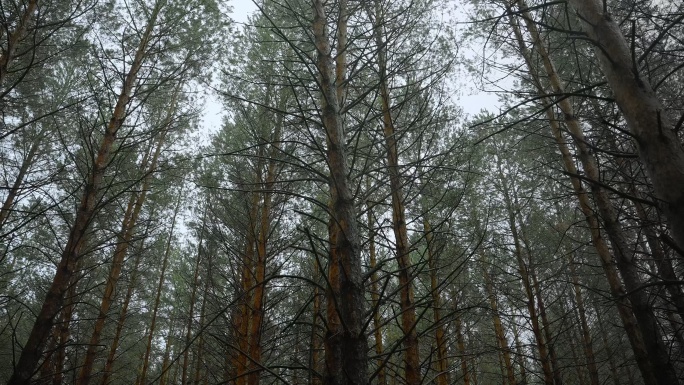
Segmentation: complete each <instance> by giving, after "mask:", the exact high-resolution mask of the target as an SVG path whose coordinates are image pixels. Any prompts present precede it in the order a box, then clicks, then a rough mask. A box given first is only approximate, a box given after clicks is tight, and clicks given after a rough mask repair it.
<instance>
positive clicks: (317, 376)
mask: <svg viewBox="0 0 684 385" xmlns="http://www.w3.org/2000/svg"><path fill="white" fill-rule="evenodd" d="M317 270H318V269H317ZM313 295H314V298H313V317H312V320H311V355H310V362H309V366H310V367H311V371H310V372H309V384H310V385H322V384H323V382H322V376H321V373H322V370H321V365H320V363H319V362H320V352H321V351H322V350H323V341H322V339H321V337H320V335H319V333H318V328H319V326H318V318H319V317H321V297H322V294H321V293H320V292H319V289H318V287H315V288H314V294H313Z"/></svg>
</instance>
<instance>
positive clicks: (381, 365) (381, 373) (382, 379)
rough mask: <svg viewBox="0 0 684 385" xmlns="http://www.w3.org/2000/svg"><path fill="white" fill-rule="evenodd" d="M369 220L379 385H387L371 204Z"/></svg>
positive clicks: (372, 300) (369, 206)
mask: <svg viewBox="0 0 684 385" xmlns="http://www.w3.org/2000/svg"><path fill="white" fill-rule="evenodd" d="M366 209H367V210H368V212H367V214H366V215H367V220H368V255H369V265H370V266H369V268H370V271H371V276H370V285H371V287H370V290H371V306H372V307H373V335H374V337H375V355H376V356H377V359H376V362H377V365H378V369H377V370H378V385H387V374H386V369H385V366H386V363H385V360H384V359H383V354H384V346H383V345H384V344H383V341H382V317H381V315H380V290H379V287H378V273H377V271H376V269H377V266H378V261H377V256H376V252H375V228H374V227H375V226H374V225H373V223H374V221H373V208H372V206H371V205H370V204H368V207H367V208H366Z"/></svg>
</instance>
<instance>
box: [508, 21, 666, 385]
mask: <svg viewBox="0 0 684 385" xmlns="http://www.w3.org/2000/svg"><path fill="white" fill-rule="evenodd" d="M527 19H529V17H527ZM511 25H512V27H513V31H514V33H515V36H516V39H517V40H518V45H519V46H520V49H521V53H522V55H523V58H524V59H525V61H526V63H527V65H528V68H529V70H530V74H531V75H532V78H533V81H534V83H535V86H536V87H537V90H538V92H539V93H540V95H545V94H546V92H545V91H544V88H543V87H542V86H541V83H540V81H539V79H538V76H537V74H536V72H535V71H534V68H535V67H534V66H533V65H532V59H531V54H530V52H529V50H528V49H527V47H526V46H525V44H524V40H523V38H522V34H521V33H520V30H519V29H518V27H517V24H515V23H514V22H513V21H512V20H511ZM532 25H534V24H532ZM532 30H534V28H532ZM535 40H538V39H535ZM540 46H541V45H540V44H537V47H540ZM538 51H539V49H538ZM544 57H546V58H547V59H548V56H544V55H542V58H544ZM545 64H547V63H545ZM547 65H548V64H547ZM549 72H550V73H551V74H555V70H553V71H549ZM557 85H558V83H557ZM544 102H545V105H546V106H547V109H546V114H547V117H548V118H549V125H550V127H551V131H552V133H553V136H554V138H555V140H556V144H557V145H558V148H559V150H560V152H561V155H562V158H563V166H564V168H565V170H566V172H567V173H568V174H569V175H570V180H571V182H572V185H573V189H574V190H575V194H576V195H577V198H578V200H579V204H580V209H581V210H582V213H583V214H584V216H585V218H586V220H587V223H588V224H589V229H590V231H591V237H592V243H593V244H594V247H595V248H596V250H597V253H598V255H599V257H600V258H601V264H602V267H603V270H604V272H605V274H606V278H607V279H608V283H609V286H610V289H611V295H612V296H613V298H614V299H615V301H616V303H617V305H618V311H619V314H620V318H621V320H622V323H623V326H624V327H625V330H626V332H627V336H628V338H629V341H630V344H631V346H632V350H633V351H634V355H635V357H636V360H637V363H638V364H639V369H640V370H641V373H642V376H643V378H644V382H645V383H646V384H647V385H654V384H657V382H656V377H655V373H654V368H653V366H652V364H651V361H650V360H649V354H648V353H647V347H646V342H645V341H644V338H643V336H642V333H641V330H640V328H639V326H638V324H637V322H636V320H635V318H634V313H632V310H631V304H630V303H629V301H628V300H627V298H626V297H625V290H624V288H623V287H622V283H621V282H620V278H619V277H618V275H617V271H616V270H615V267H614V264H613V261H612V259H613V258H612V255H611V253H610V250H609V248H608V245H607V244H606V243H605V240H604V239H603V238H602V237H601V234H600V230H599V228H600V226H599V221H598V218H597V216H596V214H595V213H594V212H593V210H592V208H591V205H590V203H589V197H588V196H587V193H586V191H585V190H584V188H583V187H582V185H581V182H580V179H579V178H578V177H577V175H579V174H578V171H577V168H576V167H575V164H574V160H573V158H572V155H571V154H570V151H569V150H568V147H567V144H566V141H565V139H564V138H563V134H562V132H561V129H560V125H559V123H558V120H557V119H556V117H555V114H554V113H553V111H552V110H551V108H550V106H551V105H553V104H552V103H550V100H549V99H548V98H546V99H545V100H544ZM566 107H567V106H566ZM571 107H572V106H570V108H571ZM568 116H569V117H570V118H571V119H568V121H566V123H567V122H570V124H572V122H574V123H575V124H576V123H577V121H576V119H575V118H574V116H573V115H572V114H571V115H568ZM580 134H581V131H580ZM576 143H579V144H580V145H582V146H583V147H584V148H585V149H586V144H583V143H582V141H581V140H578V141H576ZM584 160H585V161H588V160H589V159H588V158H586V157H585V158H584ZM594 188H599V189H600V187H599V186H597V185H596V184H594ZM604 193H605V192H604ZM604 195H605V194H604ZM650 343H651V344H652V343H653V341H651V342H650Z"/></svg>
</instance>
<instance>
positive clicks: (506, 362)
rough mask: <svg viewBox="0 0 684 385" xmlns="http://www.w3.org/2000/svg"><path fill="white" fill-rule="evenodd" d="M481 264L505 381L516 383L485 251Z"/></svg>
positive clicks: (481, 256) (481, 257) (510, 384)
mask: <svg viewBox="0 0 684 385" xmlns="http://www.w3.org/2000/svg"><path fill="white" fill-rule="evenodd" d="M480 264H481V265H482V275H483V277H484V281H485V282H484V284H485V293H486V294H487V298H488V299H489V308H490V309H491V311H492V321H493V323H494V333H495V334H496V341H497V345H498V346H499V350H500V351H501V354H502V356H503V367H504V368H502V370H505V376H504V378H505V380H506V381H505V382H507V383H508V384H509V385H516V384H517V382H516V380H515V371H514V370H513V364H512V362H511V352H510V348H509V347H508V341H507V339H506V335H505V333H504V329H503V324H502V323H501V316H500V315H499V307H498V304H497V300H496V293H495V292H494V281H493V279H492V276H491V275H490V274H489V271H488V270H487V261H486V260H485V256H484V254H483V252H480Z"/></svg>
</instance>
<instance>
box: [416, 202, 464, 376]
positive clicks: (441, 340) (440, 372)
mask: <svg viewBox="0 0 684 385" xmlns="http://www.w3.org/2000/svg"><path fill="white" fill-rule="evenodd" d="M426 215H427V214H423V231H424V232H425V240H426V242H427V252H428V267H429V269H430V292H431V293H432V313H433V321H434V325H435V343H436V344H437V362H436V366H437V385H448V384H450V383H451V382H450V381H449V364H448V362H447V344H446V342H447V341H446V335H445V331H444V323H443V321H442V317H441V314H440V311H441V306H442V298H441V296H440V294H439V293H440V287H439V284H438V279H437V269H438V266H437V261H436V258H437V256H436V253H435V250H434V246H435V245H434V240H433V234H432V226H430V222H429V221H428V219H427V217H426ZM457 322H458V323H460V318H459V319H458V321H457ZM457 328H459V329H460V325H457ZM464 375H467V368H466V371H465V372H464Z"/></svg>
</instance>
